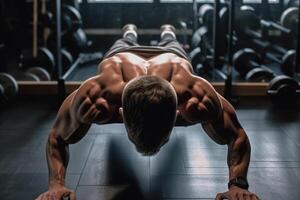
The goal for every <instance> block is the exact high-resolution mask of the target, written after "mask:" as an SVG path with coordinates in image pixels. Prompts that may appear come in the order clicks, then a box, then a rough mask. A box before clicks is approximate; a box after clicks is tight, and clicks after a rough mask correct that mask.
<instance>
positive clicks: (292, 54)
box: [280, 50, 296, 76]
mask: <svg viewBox="0 0 300 200" xmlns="http://www.w3.org/2000/svg"><path fill="white" fill-rule="evenodd" d="M295 62H296V51H295V50H289V51H287V52H286V53H285V54H284V56H283V57H282V59H281V65H280V67H281V71H282V72H283V73H284V74H285V75H288V76H293V75H294V72H295V68H296V63H295Z"/></svg>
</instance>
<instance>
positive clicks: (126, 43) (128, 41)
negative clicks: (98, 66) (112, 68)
mask: <svg viewBox="0 0 300 200" xmlns="http://www.w3.org/2000/svg"><path fill="white" fill-rule="evenodd" d="M122 30H123V37H122V38H121V39H118V40H117V41H116V42H115V43H114V44H113V46H112V47H111V48H110V49H109V50H108V52H106V54H105V56H104V58H107V57H111V56H113V55H114V54H116V53H118V52H121V51H122V49H124V48H127V47H131V46H139V44H138V43H137V37H138V34H137V27H136V26H135V25H134V24H127V25H125V26H124V27H123V29H122Z"/></svg>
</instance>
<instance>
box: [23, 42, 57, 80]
mask: <svg viewBox="0 0 300 200" xmlns="http://www.w3.org/2000/svg"><path fill="white" fill-rule="evenodd" d="M35 66H40V67H42V68H43V69H45V70H46V71H47V72H48V73H49V74H50V75H52V73H53V72H54V69H55V58H54V55H53V54H52V53H51V51H50V50H49V49H48V48H46V47H40V48H38V52H37V57H34V56H33V53H32V49H23V50H22V52H21V54H20V60H19V67H20V68H21V69H22V70H28V69H29V68H32V67H35Z"/></svg>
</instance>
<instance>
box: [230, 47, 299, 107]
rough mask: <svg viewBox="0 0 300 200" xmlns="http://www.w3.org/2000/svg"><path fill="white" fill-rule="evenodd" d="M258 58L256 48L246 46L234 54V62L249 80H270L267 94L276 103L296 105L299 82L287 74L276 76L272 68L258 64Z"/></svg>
mask: <svg viewBox="0 0 300 200" xmlns="http://www.w3.org/2000/svg"><path fill="white" fill-rule="evenodd" d="M258 59H259V58H258V56H257V54H256V53H255V51H254V50H252V49H249V48H245V49H241V50H239V51H237V52H236V53H235V54H234V56H233V63H234V67H235V69H236V70H237V71H238V72H239V73H240V74H241V75H242V76H244V77H246V80H247V81H248V82H269V86H268V90H267V94H268V95H269V96H270V97H271V98H272V102H273V103H274V104H275V105H281V106H282V105H283V106H285V105H294V104H295V103H296V102H297V99H299V96H300V85H299V84H298V82H297V81H296V80H295V79H293V78H291V77H289V76H286V75H279V76H276V74H275V72H273V71H272V70H271V69H270V68H268V67H266V66H265V65H261V64H258V62H257V60H258Z"/></svg>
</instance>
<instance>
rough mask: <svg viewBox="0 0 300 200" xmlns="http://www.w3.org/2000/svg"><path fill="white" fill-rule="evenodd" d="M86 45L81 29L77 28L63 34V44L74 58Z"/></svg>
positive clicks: (86, 41) (84, 35)
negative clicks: (74, 30) (72, 31)
mask: <svg viewBox="0 0 300 200" xmlns="http://www.w3.org/2000/svg"><path fill="white" fill-rule="evenodd" d="M87 45H88V39H87V36H86V33H85V32H84V31H83V29H78V30H77V31H76V32H74V33H69V34H65V35H64V36H63V46H65V47H66V49H68V50H69V51H70V52H71V54H72V56H73V58H76V57H77V56H78V54H79V53H80V52H81V51H83V50H84V49H85V48H86V47H87Z"/></svg>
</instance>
